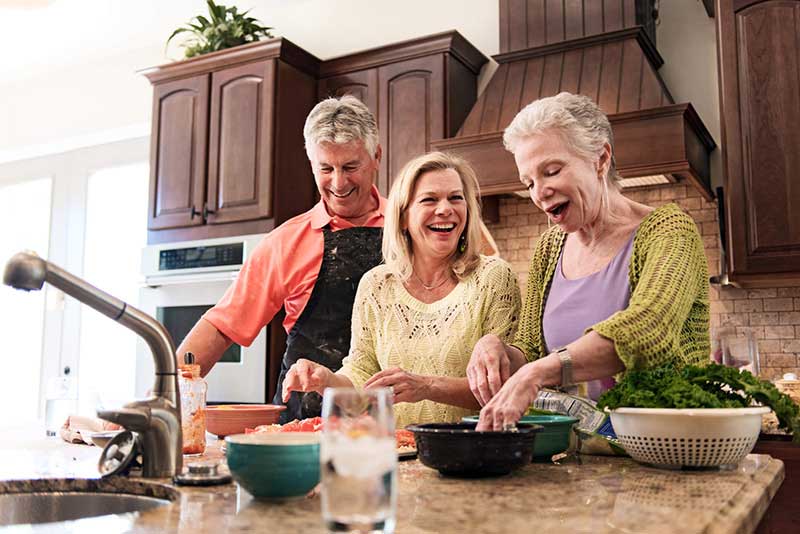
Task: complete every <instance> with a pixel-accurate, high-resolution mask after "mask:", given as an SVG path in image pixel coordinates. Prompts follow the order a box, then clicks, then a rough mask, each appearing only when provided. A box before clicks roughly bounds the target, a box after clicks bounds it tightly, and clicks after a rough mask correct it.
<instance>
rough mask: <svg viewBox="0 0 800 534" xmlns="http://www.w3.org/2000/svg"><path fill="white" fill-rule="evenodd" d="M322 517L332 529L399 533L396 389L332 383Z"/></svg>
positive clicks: (326, 403) (325, 409) (326, 410)
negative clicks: (396, 529)
mask: <svg viewBox="0 0 800 534" xmlns="http://www.w3.org/2000/svg"><path fill="white" fill-rule="evenodd" d="M322 418H323V426H322V441H321V443H320V462H321V473H322V495H321V496H322V519H323V520H324V521H325V525H326V527H327V528H328V531H329V532H382V533H391V532H394V526H395V510H396V508H397V491H396V485H397V481H396V478H397V449H396V445H395V443H396V442H395V434H394V415H393V413H392V391H391V390H390V389H389V388H377V389H371V390H368V391H367V390H365V391H359V390H356V389H350V388H328V389H326V390H325V393H324V395H323V400H322Z"/></svg>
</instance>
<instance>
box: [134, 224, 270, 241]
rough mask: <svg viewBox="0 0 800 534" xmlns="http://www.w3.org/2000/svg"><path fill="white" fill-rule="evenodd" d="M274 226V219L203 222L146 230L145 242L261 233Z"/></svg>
mask: <svg viewBox="0 0 800 534" xmlns="http://www.w3.org/2000/svg"><path fill="white" fill-rule="evenodd" d="M274 227H275V219H261V220H257V221H245V222H238V223H229V224H204V225H201V226H187V227H186V228H169V229H166V230H148V231H147V244H148V245H157V244H159V243H173V242H175V241H191V240H195V239H210V238H212V237H228V236H232V235H249V234H263V233H267V232H269V231H271V230H272V229H273V228H274Z"/></svg>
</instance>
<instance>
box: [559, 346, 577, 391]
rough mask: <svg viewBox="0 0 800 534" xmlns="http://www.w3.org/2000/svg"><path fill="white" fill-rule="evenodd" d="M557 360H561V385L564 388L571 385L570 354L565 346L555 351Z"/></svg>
mask: <svg viewBox="0 0 800 534" xmlns="http://www.w3.org/2000/svg"><path fill="white" fill-rule="evenodd" d="M556 354H557V355H558V360H559V361H560V362H561V387H562V388H565V387H567V386H571V385H572V383H573V382H572V356H570V354H569V350H568V349H567V347H562V348H560V349H558V350H557V351H556Z"/></svg>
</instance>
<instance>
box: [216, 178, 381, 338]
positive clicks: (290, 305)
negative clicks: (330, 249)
mask: <svg viewBox="0 0 800 534" xmlns="http://www.w3.org/2000/svg"><path fill="white" fill-rule="evenodd" d="M372 196H373V197H374V198H376V199H378V203H379V206H378V209H377V210H376V211H374V212H372V214H371V215H370V216H369V218H368V219H367V221H366V222H365V223H364V224H363V225H362V226H367V227H376V228H382V227H383V214H384V210H385V209H386V199H385V198H383V197H381V196H380V194H379V193H378V189H377V188H376V187H375V186H372ZM328 224H330V228H331V230H333V231H334V232H335V231H337V230H344V229H347V228H353V227H354V226H355V225H353V224H350V223H349V222H348V221H345V220H343V219H341V218H339V217H335V216H331V215H330V214H329V213H328V210H327V209H326V208H325V204H324V202H323V201H322V200H320V201H319V202H318V203H317V204H316V205H315V206H314V207H313V208H311V209H310V210H308V211H307V212H305V213H302V214H300V215H298V216H297V217H294V218H292V219H289V220H288V221H286V222H285V223H283V224H282V225H280V226H279V227H277V228H275V229H274V230H273V231H271V232H270V233H269V234H267V235H266V237H264V239H262V240H261V242H260V243H259V244H258V246H256V248H255V250H254V251H253V253H252V254H251V255H250V257H249V258H248V259H247V261H246V262H245V264H244V265H243V266H242V270H241V272H240V273H239V276H238V277H237V278H236V280H235V281H234V282H233V283H232V284H231V286H230V287H229V288H228V290H227V291H226V292H225V295H223V297H222V298H221V299H220V301H219V302H218V303H217V305H216V306H214V307H213V308H211V309H210V310H208V311H207V312H206V313H205V315H203V318H204V319H205V320H207V321H208V322H210V323H211V324H213V325H214V326H215V327H216V328H217V330H219V331H220V332H222V333H223V334H225V335H226V336H228V337H229V338H230V339H231V340H233V341H234V342H235V343H238V344H239V345H244V346H249V345H250V344H251V343H252V342H253V340H254V339H255V338H256V336H257V335H258V333H259V332H260V331H261V329H262V328H264V326H265V325H266V324H268V323H269V322H270V321H271V320H272V318H273V317H274V316H275V314H276V313H278V311H279V310H280V309H281V306H283V307H284V308H286V319H285V320H284V321H283V327H284V328H285V329H286V332H287V333H288V332H289V331H290V330H291V329H292V327H293V326H294V324H295V323H296V322H297V319H299V318H300V314H302V313H303V310H304V309H305V307H306V304H307V303H308V299H309V298H311V292H312V291H313V290H314V284H316V282H317V275H318V274H319V269H320V267H321V266H322V253H323V248H324V244H325V239H324V237H323V233H322V228H323V227H324V226H325V225H328Z"/></svg>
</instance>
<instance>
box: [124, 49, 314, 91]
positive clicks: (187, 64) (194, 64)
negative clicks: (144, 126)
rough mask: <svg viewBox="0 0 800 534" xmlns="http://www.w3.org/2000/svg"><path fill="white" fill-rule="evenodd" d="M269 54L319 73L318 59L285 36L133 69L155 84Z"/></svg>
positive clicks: (261, 58)
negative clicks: (137, 69) (136, 69)
mask: <svg viewBox="0 0 800 534" xmlns="http://www.w3.org/2000/svg"><path fill="white" fill-rule="evenodd" d="M271 58H279V59H281V60H282V61H285V62H286V63H289V64H290V65H292V66H294V67H296V68H298V69H300V70H301V71H304V72H306V73H307V74H310V75H311V76H315V77H316V76H318V75H319V63H320V61H319V59H318V58H317V57H315V56H314V55H312V54H310V53H308V52H306V51H305V50H303V49H302V48H300V47H299V46H297V45H296V44H294V43H292V42H291V41H289V40H288V39H283V38H277V39H269V40H266V41H259V42H256V43H251V44H246V45H242V46H237V47H235V48H228V49H226V50H220V51H219V52H212V53H210V54H204V55H202V56H198V57H194V58H191V59H185V60H182V61H176V62H174V63H167V64H164V65H158V66H156V67H149V68H146V69H142V70H140V71H137V72H138V74H141V75H143V76H146V77H147V79H148V80H150V83H152V84H156V83H161V82H164V81H167V80H173V79H178V78H186V77H189V76H194V75H197V74H205V73H208V72H213V71H216V70H219V69H221V68H228V67H232V66H234V65H237V64H240V63H249V62H252V61H259V60H265V59H271Z"/></svg>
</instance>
